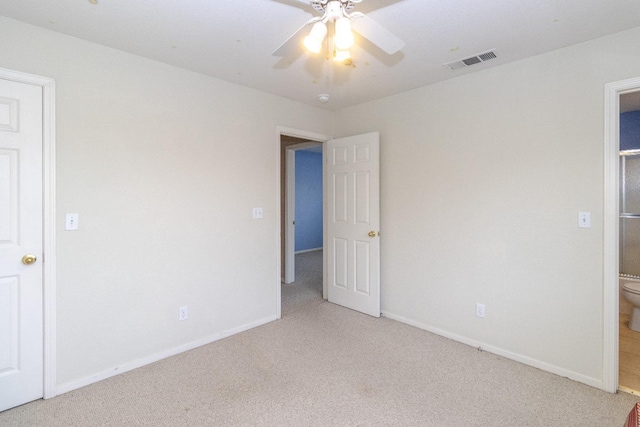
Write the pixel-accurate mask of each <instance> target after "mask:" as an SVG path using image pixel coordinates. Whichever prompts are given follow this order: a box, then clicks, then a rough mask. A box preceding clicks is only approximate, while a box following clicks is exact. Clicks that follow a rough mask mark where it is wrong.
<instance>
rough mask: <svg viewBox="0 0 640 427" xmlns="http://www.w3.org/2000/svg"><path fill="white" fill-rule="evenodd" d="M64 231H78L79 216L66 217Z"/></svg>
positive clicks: (70, 214) (73, 214)
mask: <svg viewBox="0 0 640 427" xmlns="http://www.w3.org/2000/svg"><path fill="white" fill-rule="evenodd" d="M64 229H65V230H69V231H74V230H77V229H78V214H77V213H68V214H67V215H65V217H64Z"/></svg>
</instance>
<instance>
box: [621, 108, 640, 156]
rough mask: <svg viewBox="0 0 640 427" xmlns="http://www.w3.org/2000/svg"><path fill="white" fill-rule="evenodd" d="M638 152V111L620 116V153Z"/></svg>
mask: <svg viewBox="0 0 640 427" xmlns="http://www.w3.org/2000/svg"><path fill="white" fill-rule="evenodd" d="M623 150H640V111H631V112H629V113H622V114H620V151H623Z"/></svg>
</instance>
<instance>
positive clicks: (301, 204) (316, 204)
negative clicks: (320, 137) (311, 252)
mask: <svg viewBox="0 0 640 427" xmlns="http://www.w3.org/2000/svg"><path fill="white" fill-rule="evenodd" d="M295 245H296V249H295V250H296V252H298V251H304V250H307V249H316V248H321V247H322V153H313V152H310V151H306V150H298V151H296V243H295Z"/></svg>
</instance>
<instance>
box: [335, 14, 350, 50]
mask: <svg viewBox="0 0 640 427" xmlns="http://www.w3.org/2000/svg"><path fill="white" fill-rule="evenodd" d="M335 45H336V48H337V49H338V50H347V49H349V48H350V47H351V46H353V33H352V32H351V20H350V19H349V18H345V17H342V18H339V19H338V20H337V21H336V37H335Z"/></svg>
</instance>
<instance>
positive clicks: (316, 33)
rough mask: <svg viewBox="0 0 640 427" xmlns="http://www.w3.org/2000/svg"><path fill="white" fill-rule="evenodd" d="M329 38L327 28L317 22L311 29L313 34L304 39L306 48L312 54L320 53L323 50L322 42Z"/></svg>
mask: <svg viewBox="0 0 640 427" xmlns="http://www.w3.org/2000/svg"><path fill="white" fill-rule="evenodd" d="M326 36H327V26H326V25H324V23H322V22H316V23H315V24H313V27H311V32H310V33H309V35H308V36H307V37H305V38H304V47H306V48H307V49H308V50H309V51H310V52H313V53H318V52H320V50H321V49H322V42H323V41H324V38H325V37H326Z"/></svg>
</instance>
